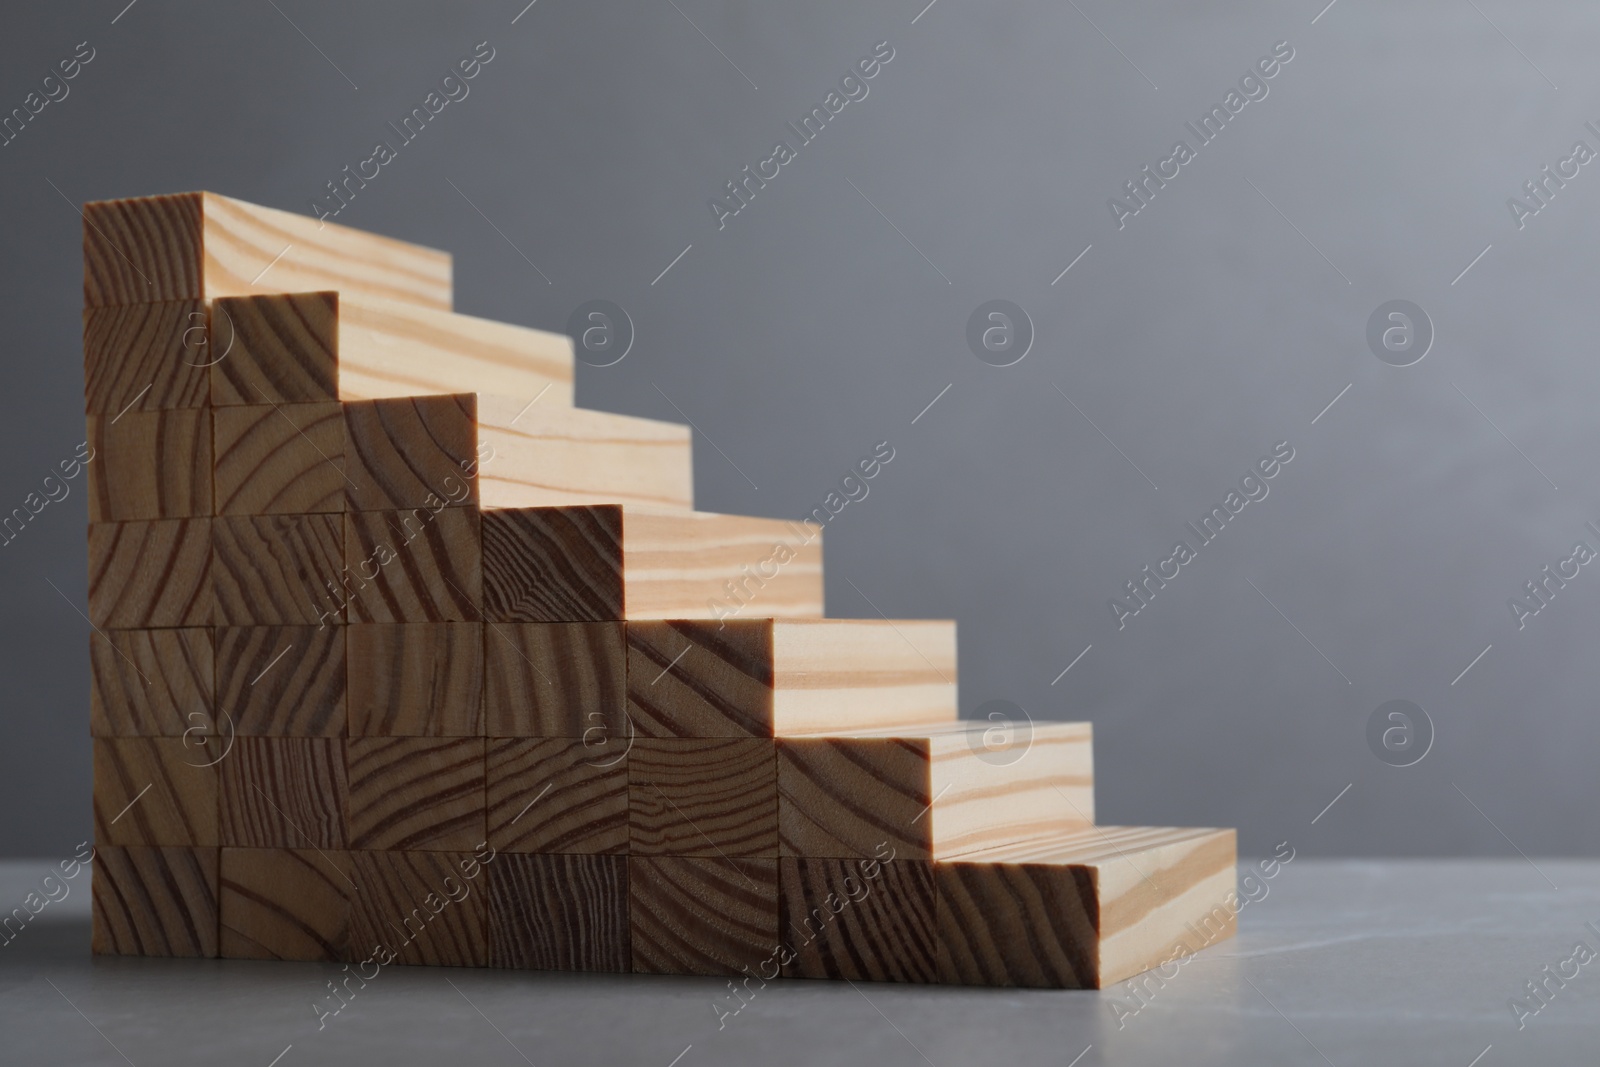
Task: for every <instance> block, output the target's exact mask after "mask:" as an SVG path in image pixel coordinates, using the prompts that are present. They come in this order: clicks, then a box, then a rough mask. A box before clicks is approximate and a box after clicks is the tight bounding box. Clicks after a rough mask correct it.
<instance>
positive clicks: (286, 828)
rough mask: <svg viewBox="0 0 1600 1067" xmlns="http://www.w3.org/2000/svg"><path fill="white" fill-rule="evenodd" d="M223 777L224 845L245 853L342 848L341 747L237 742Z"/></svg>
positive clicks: (304, 741)
mask: <svg viewBox="0 0 1600 1067" xmlns="http://www.w3.org/2000/svg"><path fill="white" fill-rule="evenodd" d="M217 766H218V767H219V769H220V770H221V772H222V782H221V791H220V797H221V804H220V806H219V809H218V826H219V833H220V837H221V839H222V844H223V845H226V846H240V847H246V848H321V849H342V848H346V847H347V840H348V838H347V835H346V833H345V818H346V812H347V810H348V808H349V799H348V798H349V787H348V785H347V784H346V778H345V768H344V749H343V743H342V742H340V741H338V740H335V739H333V738H324V737H239V738H235V739H234V742H233V747H232V750H231V751H230V752H229V753H228V755H227V756H226V758H224V759H223V760H222V762H221V763H219V764H218V765H217Z"/></svg>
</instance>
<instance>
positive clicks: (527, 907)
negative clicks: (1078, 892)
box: [488, 854, 631, 973]
mask: <svg viewBox="0 0 1600 1067" xmlns="http://www.w3.org/2000/svg"><path fill="white" fill-rule="evenodd" d="M488 876H489V966H491V967H514V968H522V969H528V970H538V971H610V972H618V973H625V972H627V971H628V970H629V968H630V966H631V961H630V955H629V927H628V857H627V856H565V855H532V856H528V855H515V854H512V855H501V856H496V857H495V860H494V863H493V864H491V865H490V866H489V869H488Z"/></svg>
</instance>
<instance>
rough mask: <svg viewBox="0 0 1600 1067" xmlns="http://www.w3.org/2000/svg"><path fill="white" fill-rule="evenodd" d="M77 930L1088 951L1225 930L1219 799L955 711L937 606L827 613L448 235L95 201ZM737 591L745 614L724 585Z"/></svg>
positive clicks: (788, 557)
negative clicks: (1101, 766) (1111, 817)
mask: <svg viewBox="0 0 1600 1067" xmlns="http://www.w3.org/2000/svg"><path fill="white" fill-rule="evenodd" d="M84 219H85V223H86V226H85V230H84V254H85V269H84V296H85V304H86V309H85V312H84V361H85V385H86V388H85V395H86V399H87V414H88V431H89V441H90V443H91V444H92V446H93V448H94V453H93V460H92V462H91V463H90V465H89V468H88V469H89V478H90V483H91V489H90V501H89V507H90V525H89V616H90V618H91V619H92V622H93V626H94V632H93V634H92V636H91V663H92V675H93V678H92V690H91V733H92V735H93V744H94V819H95V839H96V843H97V857H96V862H95V864H94V950H95V951H96V952H101V953H118V954H131V955H147V956H203V957H218V956H220V957H229V958H237V957H250V958H276V959H293V960H327V961H335V962H338V961H344V962H347V963H353V964H357V965H358V972H361V973H365V972H363V971H362V969H363V968H370V967H373V966H382V965H384V964H386V963H390V962H401V963H411V964H441V965H458V966H479V967H482V966H489V967H523V968H541V969H567V970H584V971H634V972H658V973H677V974H714V975H726V976H734V977H742V979H743V980H744V981H746V982H748V981H751V980H763V981H764V980H767V979H771V978H773V977H776V976H778V975H783V976H797V977H814V978H848V979H881V980H891V981H914V982H957V983H975V984H989V985H1022V986H1053V987H1099V986H1103V985H1106V984H1108V983H1111V982H1114V981H1118V980H1120V979H1122V978H1125V977H1127V976H1129V975H1132V974H1134V973H1137V972H1139V971H1141V970H1144V969H1147V968H1149V967H1153V966H1156V965H1159V964H1163V963H1166V962H1167V961H1170V960H1173V959H1175V958H1177V957H1181V956H1185V955H1187V954H1189V953H1191V952H1194V951H1197V950H1198V949H1200V948H1202V947H1204V946H1205V945H1206V944H1208V943H1210V942H1211V941H1214V940H1216V939H1218V938H1221V937H1225V936H1227V935H1228V934H1230V933H1232V931H1233V924H1234V911H1235V907H1236V901H1235V898H1234V896H1233V892H1234V860H1235V857H1234V837H1233V832H1232V831H1225V830H1174V829H1142V828H1130V827H1096V826H1095V825H1094V823H1093V815H1094V805H1093V791H1092V770H1091V746H1090V731H1089V727H1088V724H1085V723H1049V724H1038V725H1036V726H1035V727H1034V728H1033V729H1032V730H1031V732H1029V733H1028V736H1027V737H1026V738H1024V737H1023V736H1022V733H1020V732H1019V733H1018V734H1015V735H1012V736H1011V737H1009V738H1005V737H996V736H995V733H994V731H993V730H992V728H991V727H992V724H989V723H974V724H968V723H963V722H960V721H958V719H957V704H956V690H955V673H956V654H955V627H954V624H953V623H949V622H911V621H904V622H900V621H895V622H891V621H888V620H872V621H858V620H830V619H825V618H822V609H823V597H822V543H821V531H820V530H819V529H818V528H816V527H815V526H814V525H807V524H801V523H790V522H781V521H776V520H772V519H758V518H743V517H736V516H729V515H715V514H707V513H702V512H697V511H694V510H693V500H692V492H691V480H692V479H691V467H690V434H689V431H688V429H687V428H685V427H681V426H675V425H669V424H667V423H661V422H655V421H651V420H648V419H640V418H629V417H623V416H619V415H609V414H604V413H601V412H594V411H585V410H582V409H579V408H576V407H574V406H573V349H572V345H571V342H570V341H569V340H568V339H567V338H565V337H561V336H558V335H553V334H548V333H542V332H540V331H537V330H531V329H523V328H520V327H515V326H508V325H503V324H499V323H493V322H487V321H484V320H480V319H474V318H468V317H466V316H462V315H457V314H454V313H452V312H451V310H450V309H451V266H450V259H449V257H448V256H446V255H445V254H443V253H439V252H435V251H431V250H428V249H424V248H419V247H416V246H413V245H409V244H404V243H401V242H398V241H393V240H389V239H386V238H382V237H376V236H372V235H370V234H365V233H360V232H357V231H354V230H350V229H346V228H343V227H340V226H336V225H318V224H316V223H315V222H313V221H311V220H309V219H306V218H302V217H300V216H297V215H291V214H288V213H285V212H280V211H273V210H269V209H264V208H258V207H254V206H252V205H248V204H244V203H240V202H238V201H234V200H229V199H226V198H223V197H218V196H214V195H211V194H189V195H179V196H167V197H153V198H144V199H133V200H119V201H106V202H100V203H94V204H90V205H87V207H86V208H85V210H84ZM732 605H739V610H738V612H737V616H736V617H732V618H729V617H726V616H728V615H729V614H730V613H731V612H732V611H733V608H732V607H731V606H732Z"/></svg>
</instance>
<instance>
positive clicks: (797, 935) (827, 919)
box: [778, 853, 939, 982]
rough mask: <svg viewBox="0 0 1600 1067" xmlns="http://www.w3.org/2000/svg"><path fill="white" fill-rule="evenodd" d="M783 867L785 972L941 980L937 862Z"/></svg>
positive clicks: (785, 862) (783, 862)
mask: <svg viewBox="0 0 1600 1067" xmlns="http://www.w3.org/2000/svg"><path fill="white" fill-rule="evenodd" d="M885 855H888V854H887V853H886V854H885ZM778 864H779V878H780V888H779V903H780V907H781V914H780V917H779V929H780V930H781V931H782V936H783V939H784V946H785V948H786V949H787V950H788V953H789V954H791V955H792V956H793V958H792V959H791V960H790V962H788V963H786V964H784V966H783V975H784V977H786V978H831V979H835V980H840V979H848V980H850V981H870V982H937V981H938V980H939V972H938V947H937V934H936V930H935V923H936V906H935V894H934V886H933V865H932V864H929V863H924V862H919V861H916V860H907V859H902V858H899V857H894V858H892V859H889V860H887V861H880V860H878V859H855V860H849V859H800V858H788V857H785V858H783V859H780V860H779V861H778Z"/></svg>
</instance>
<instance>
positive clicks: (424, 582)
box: [344, 507, 483, 622]
mask: <svg viewBox="0 0 1600 1067" xmlns="http://www.w3.org/2000/svg"><path fill="white" fill-rule="evenodd" d="M481 546H482V541H481V538H480V534H479V522H478V509H477V508H472V507H467V508H440V509H438V510H431V509H429V508H413V509H412V510H410V511H362V512H350V513H349V514H348V515H347V516H346V523H345V548H344V551H345V557H344V558H345V568H346V576H345V577H346V582H347V584H346V589H347V590H349V592H350V599H349V600H348V601H347V605H348V608H347V610H348V614H349V618H350V621H351V622H475V621H477V620H478V619H479V618H481V617H482V611H483V607H482V605H483V551H482V547H481ZM351 576H353V577H351Z"/></svg>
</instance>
